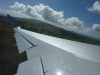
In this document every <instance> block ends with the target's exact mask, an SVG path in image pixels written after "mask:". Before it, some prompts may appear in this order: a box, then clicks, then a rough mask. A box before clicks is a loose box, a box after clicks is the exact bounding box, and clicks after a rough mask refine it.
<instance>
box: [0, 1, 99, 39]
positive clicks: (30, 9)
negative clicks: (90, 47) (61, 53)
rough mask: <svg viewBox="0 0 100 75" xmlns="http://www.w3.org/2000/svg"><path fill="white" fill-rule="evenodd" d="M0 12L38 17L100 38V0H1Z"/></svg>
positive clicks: (17, 15)
mask: <svg viewBox="0 0 100 75" xmlns="http://www.w3.org/2000/svg"><path fill="white" fill-rule="evenodd" d="M0 13H4V14H10V15H11V16H16V17H25V18H36V19H39V20H42V21H45V22H49V23H52V24H55V25H58V27H62V28H64V29H67V30H70V31H75V32H77V33H80V34H84V35H88V36H92V37H95V38H99V39H100V0H17V1H16V0H2V1H1V0H0Z"/></svg>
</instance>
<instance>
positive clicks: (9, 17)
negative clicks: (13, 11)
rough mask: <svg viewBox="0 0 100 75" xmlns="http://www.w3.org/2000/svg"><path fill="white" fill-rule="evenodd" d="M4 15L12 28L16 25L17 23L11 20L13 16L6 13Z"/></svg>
mask: <svg viewBox="0 0 100 75" xmlns="http://www.w3.org/2000/svg"><path fill="white" fill-rule="evenodd" d="M6 15H7V18H8V20H9V21H10V23H11V26H12V28H16V27H18V25H17V24H16V22H15V21H14V20H13V18H12V17H11V16H10V15H9V14H6Z"/></svg>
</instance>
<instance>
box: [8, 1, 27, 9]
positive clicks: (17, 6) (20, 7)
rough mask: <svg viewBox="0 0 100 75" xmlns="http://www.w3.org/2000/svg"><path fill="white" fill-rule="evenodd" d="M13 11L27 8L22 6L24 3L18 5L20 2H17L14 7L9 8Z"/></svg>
mask: <svg viewBox="0 0 100 75" xmlns="http://www.w3.org/2000/svg"><path fill="white" fill-rule="evenodd" d="M9 7H10V8H11V9H18V8H19V9H23V8H25V7H26V6H25V5H24V4H22V3H18V2H15V4H14V5H12V6H9Z"/></svg>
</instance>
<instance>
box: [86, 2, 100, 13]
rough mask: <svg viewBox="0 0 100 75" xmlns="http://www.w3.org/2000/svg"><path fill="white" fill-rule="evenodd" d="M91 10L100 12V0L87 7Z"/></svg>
mask: <svg viewBox="0 0 100 75" xmlns="http://www.w3.org/2000/svg"><path fill="white" fill-rule="evenodd" d="M87 9H88V10H89V11H96V12H99V13H100V1H96V2H95V3H94V4H93V6H92V7H90V8H87Z"/></svg>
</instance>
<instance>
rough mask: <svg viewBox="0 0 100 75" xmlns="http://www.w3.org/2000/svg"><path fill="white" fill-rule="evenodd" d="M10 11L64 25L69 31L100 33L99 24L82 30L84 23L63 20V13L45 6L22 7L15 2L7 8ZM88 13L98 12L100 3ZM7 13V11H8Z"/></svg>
mask: <svg viewBox="0 0 100 75" xmlns="http://www.w3.org/2000/svg"><path fill="white" fill-rule="evenodd" d="M9 7H10V9H12V10H11V11H10V12H13V13H17V14H21V15H25V16H29V17H32V18H37V19H40V20H46V21H50V22H54V23H58V24H60V25H65V26H66V27H69V28H71V29H73V28H74V29H76V30H82V31H83V32H85V31H86V32H88V31H93V30H95V31H100V24H93V26H92V27H91V28H84V23H83V22H82V21H81V20H80V19H79V18H78V17H71V18H67V19H65V18H64V12H62V11H55V10H53V9H52V8H50V7H49V6H47V5H44V4H39V5H35V6H30V5H24V4H22V3H18V2H15V3H14V5H12V6H9ZM88 10H89V11H97V12H100V3H99V1H96V2H95V3H94V4H93V7H90V8H88ZM8 11H9V10H8Z"/></svg>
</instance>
